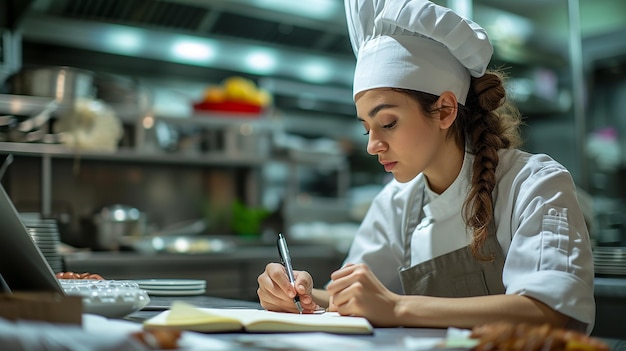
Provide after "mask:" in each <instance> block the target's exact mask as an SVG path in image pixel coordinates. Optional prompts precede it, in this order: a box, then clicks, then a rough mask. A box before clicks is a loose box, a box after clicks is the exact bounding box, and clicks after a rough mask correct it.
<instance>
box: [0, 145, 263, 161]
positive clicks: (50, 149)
mask: <svg viewBox="0 0 626 351" xmlns="http://www.w3.org/2000/svg"><path fill="white" fill-rule="evenodd" d="M0 153H3V154H9V153H11V154H14V155H20V156H32V157H39V156H49V157H52V158H80V159H84V160H101V161H115V162H142V163H162V164H187V165H221V166H257V165H261V164H263V163H264V162H265V161H267V159H266V158H265V157H259V156H258V155H244V154H235V153H225V152H214V153H194V154H192V153H184V152H171V153H167V152H144V151H138V150H135V149H129V148H120V149H118V150H117V151H114V152H106V151H86V150H75V149H72V148H69V147H67V146H65V145H61V144H41V143H15V142H0Z"/></svg>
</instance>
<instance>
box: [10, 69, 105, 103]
mask: <svg viewBox="0 0 626 351" xmlns="http://www.w3.org/2000/svg"><path fill="white" fill-rule="evenodd" d="M93 77H94V73H93V72H91V71H88V70H84V69H80V68H74V67H66V66H52V67H31V68H23V69H22V70H21V71H19V72H18V73H16V74H15V75H13V76H12V77H11V78H10V79H9V83H10V89H11V93H12V94H18V95H31V96H42V97H50V98H54V99H55V100H56V101H57V102H58V103H61V104H66V103H67V104H72V103H73V102H74V100H75V99H77V98H93V97H94V96H95V88H94V83H93V79H94V78H93Z"/></svg>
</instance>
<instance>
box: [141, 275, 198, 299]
mask: <svg viewBox="0 0 626 351" xmlns="http://www.w3.org/2000/svg"><path fill="white" fill-rule="evenodd" d="M136 282H137V284H138V285H139V287H140V288H141V289H143V290H144V291H146V292H147V293H148V294H149V295H154V296H157V295H158V296H190V295H202V294H204V293H205V292H206V281H205V280H200V279H143V280H136Z"/></svg>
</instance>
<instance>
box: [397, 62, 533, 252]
mask: <svg viewBox="0 0 626 351" xmlns="http://www.w3.org/2000/svg"><path fill="white" fill-rule="evenodd" d="M504 80H505V76H504V74H503V73H502V72H499V71H488V72H487V73H485V74H484V75H483V76H482V77H479V78H472V81H471V85H470V89H469V92H468V96H467V99H466V102H465V106H463V105H461V104H458V106H457V107H458V114H457V118H456V120H455V122H454V123H453V124H452V126H450V130H449V133H448V137H452V138H454V140H455V142H456V143H457V145H458V146H459V147H460V148H461V149H464V148H465V147H466V146H467V151H468V152H470V153H472V154H473V155H475V157H474V164H473V165H472V179H471V187H470V191H469V193H468V195H467V197H466V198H465V201H464V203H463V214H464V217H465V223H466V224H467V226H468V227H470V228H472V231H473V236H472V241H471V243H470V250H471V252H472V255H473V256H474V257H475V258H477V259H479V260H482V261H489V260H492V259H493V257H494V255H493V254H484V253H483V252H482V251H481V248H482V246H483V244H484V243H485V241H486V240H487V237H488V234H489V233H488V227H489V223H490V222H491V221H492V220H493V198H492V193H493V189H494V188H495V185H496V167H497V166H498V162H499V159H498V150H500V149H503V148H515V147H518V146H519V145H521V143H522V140H521V136H520V132H519V126H520V124H521V115H520V113H519V111H518V110H517V108H516V107H515V106H514V105H513V104H512V103H511V102H510V101H508V100H507V99H506V89H505V87H504ZM394 90H397V91H400V92H402V93H404V94H407V95H409V96H410V97H412V98H413V99H415V100H416V101H417V102H418V104H419V105H420V106H421V107H422V109H424V112H426V113H433V112H435V111H437V109H436V107H435V103H436V101H437V99H438V98H439V97H438V96H435V95H432V94H428V93H423V92H417V91H413V90H404V89H394Z"/></svg>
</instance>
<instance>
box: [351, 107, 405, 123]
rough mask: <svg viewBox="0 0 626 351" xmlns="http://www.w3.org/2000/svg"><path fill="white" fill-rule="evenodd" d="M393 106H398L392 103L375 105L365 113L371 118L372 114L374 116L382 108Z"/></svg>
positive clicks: (360, 119)
mask: <svg viewBox="0 0 626 351" xmlns="http://www.w3.org/2000/svg"><path fill="white" fill-rule="evenodd" d="M394 107H398V105H392V104H380V105H376V106H374V108H372V109H371V110H370V112H368V113H367V115H368V116H370V117H371V118H373V117H374V116H376V114H377V113H378V112H380V111H382V110H384V109H387V108H394ZM357 119H358V120H359V121H363V119H362V118H359V117H357Z"/></svg>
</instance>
